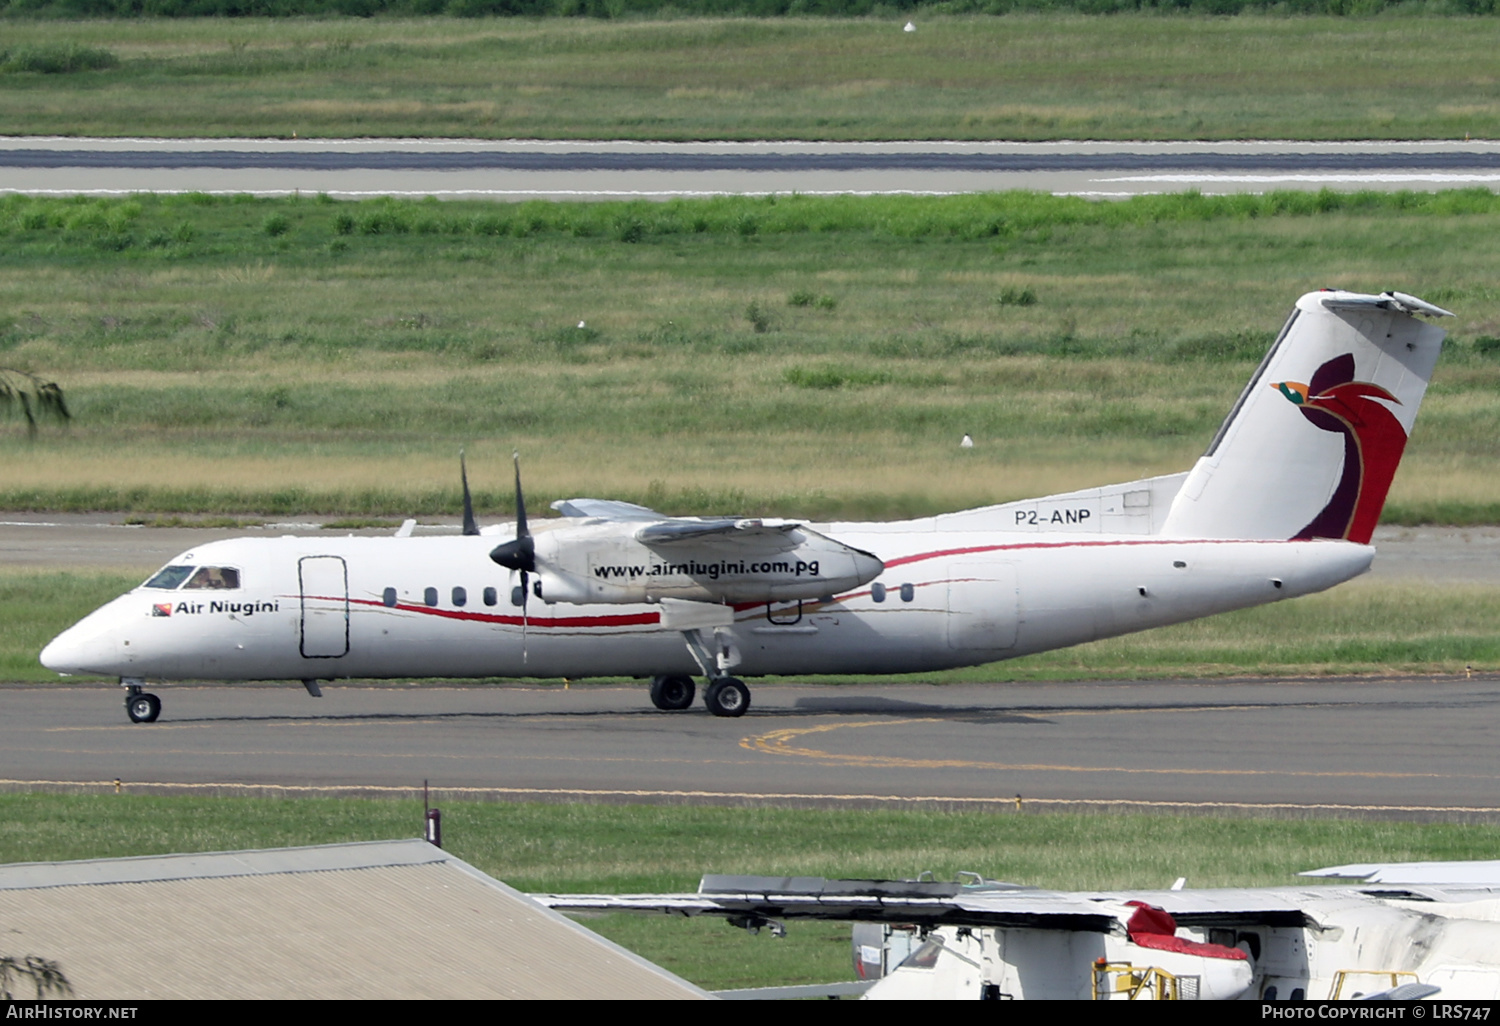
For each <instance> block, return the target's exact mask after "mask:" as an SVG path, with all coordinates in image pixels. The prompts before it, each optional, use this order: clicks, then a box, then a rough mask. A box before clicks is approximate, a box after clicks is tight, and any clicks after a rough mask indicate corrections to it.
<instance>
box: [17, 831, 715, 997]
mask: <svg viewBox="0 0 1500 1026" xmlns="http://www.w3.org/2000/svg"><path fill="white" fill-rule="evenodd" d="M0 936H3V938H4V940H3V942H0V943H3V945H4V949H5V953H7V954H12V955H14V954H34V955H40V956H42V957H44V958H51V959H54V960H56V961H57V962H59V963H60V964H61V966H62V970H63V972H64V973H65V974H66V975H67V977H68V979H69V981H70V982H71V983H72V985H73V989H74V991H75V994H76V995H77V996H78V997H80V998H112V999H119V1000H135V999H151V998H423V997H428V998H561V997H575V998H607V999H621V998H674V997H675V998H688V997H700V998H701V997H706V996H708V995H707V994H705V992H704V991H702V990H700V989H699V988H697V987H694V986H693V985H692V984H690V983H687V982H686V981H685V980H682V979H680V978H679V977H676V976H674V975H672V974H671V973H669V972H667V971H666V970H664V969H662V968H660V967H659V966H655V965H652V964H651V963H650V962H647V961H646V960H644V959H642V958H640V957H639V956H637V955H634V954H632V953H630V952H628V951H626V950H625V949H623V948H620V947H619V946H617V945H615V944H613V943H612V942H610V941H607V940H605V939H604V938H602V937H600V936H598V935H597V934H595V933H593V932H591V931H589V930H587V929H585V928H583V927H582V926H580V925H578V924H577V923H574V922H572V921H570V920H568V919H566V918H564V917H563V916H560V915H558V914H557V913H555V912H552V911H550V910H548V909H546V908H544V907H542V906H541V905H540V904H538V903H537V902H535V901H532V900H531V899H530V898H528V897H527V896H526V895H524V894H521V893H520V892H518V891H515V890H514V889H512V888H510V887H507V886H506V885H505V884H503V883H500V882H499V881H498V880H495V879H493V878H491V877H488V876H486V875H485V874H483V873H481V872H479V871H478V870H476V869H474V868H473V867H472V866H470V865H468V864H467V863H465V862H463V861H462V860H461V859H455V858H453V857H452V856H449V855H447V854H446V853H444V852H442V851H440V850H439V849H437V848H433V847H432V846H431V845H428V844H427V843H426V842H423V841H409V842H382V843H378V844H354V845H330V846H323V847H318V848H292V849H280V850H275V851H264V852H226V853H215V854H210V855H169V856H162V857H159V858H137V859H103V860H96V861H89V862H73V863H47V864H41V863H33V864H29V865H21V866H4V867H0Z"/></svg>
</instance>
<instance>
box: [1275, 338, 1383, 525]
mask: <svg viewBox="0 0 1500 1026" xmlns="http://www.w3.org/2000/svg"><path fill="white" fill-rule="evenodd" d="M1271 387H1272V388H1274V389H1276V390H1277V391H1279V392H1280V393H1281V394H1282V395H1284V396H1285V397H1286V398H1287V399H1288V400H1290V401H1291V402H1292V403H1293V404H1295V405H1296V407H1297V409H1298V410H1300V411H1301V413H1302V416H1304V417H1306V418H1307V419H1308V420H1309V421H1310V422H1311V423H1312V424H1313V425H1314V426H1316V427H1319V428H1322V429H1323V430H1324V431H1332V432H1334V433H1336V434H1342V435H1343V436H1344V471H1343V475H1342V476H1341V477H1340V478H1339V483H1338V487H1337V488H1335V489H1334V490H1333V495H1332V496H1331V497H1330V498H1329V500H1328V504H1327V505H1326V506H1324V507H1323V509H1322V511H1321V512H1320V513H1318V515H1317V516H1315V517H1313V518H1312V520H1311V521H1309V522H1308V524H1307V526H1306V527H1304V528H1302V530H1300V531H1298V532H1297V533H1296V534H1295V535H1293V536H1292V540H1293V541H1302V540H1305V539H1309V538H1347V539H1348V540H1349V541H1352V542H1358V543H1359V544H1361V545H1367V544H1369V541H1370V535H1371V534H1373V533H1374V531H1375V523H1376V521H1378V520H1379V519H1380V510H1381V508H1382V507H1383V506H1384V505H1385V496H1386V493H1387V492H1388V491H1390V487H1391V479H1392V478H1394V477H1395V476H1396V467H1397V465H1399V464H1400V462H1401V454H1402V453H1403V452H1405V451H1406V429H1405V428H1403V427H1402V426H1401V422H1400V421H1399V420H1397V419H1396V415H1395V414H1394V413H1392V412H1391V411H1390V409H1389V408H1388V407H1386V406H1385V405H1384V404H1383V403H1381V402H1379V401H1378V400H1382V399H1383V400H1385V401H1386V402H1391V403H1396V404H1397V405H1400V403H1401V400H1400V399H1397V398H1396V397H1395V396H1393V395H1391V393H1390V392H1388V391H1386V390H1385V389H1384V388H1381V387H1380V386H1379V385H1376V384H1372V383H1371V382H1368V381H1355V380H1354V354H1353V353H1345V354H1344V355H1343V356H1336V357H1334V358H1333V359H1332V360H1329V361H1328V362H1327V363H1325V364H1323V366H1321V367H1319V368H1318V369H1317V371H1316V372H1314V374H1313V376H1312V380H1311V381H1309V382H1308V383H1307V384H1305V385H1304V384H1302V383H1301V382H1300V381H1277V382H1273V383H1272V384H1271Z"/></svg>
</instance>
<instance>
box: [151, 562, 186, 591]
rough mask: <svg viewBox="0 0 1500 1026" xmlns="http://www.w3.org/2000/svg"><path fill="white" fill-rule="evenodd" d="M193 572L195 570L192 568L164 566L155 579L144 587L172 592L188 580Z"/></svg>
mask: <svg viewBox="0 0 1500 1026" xmlns="http://www.w3.org/2000/svg"><path fill="white" fill-rule="evenodd" d="M192 572H193V568H192V567H190V566H164V567H162V568H161V569H160V570H158V571H157V573H156V576H155V577H153V578H151V580H149V581H147V582H146V583H145V585H144V587H147V588H161V589H162V590H164V591H171V590H172V589H173V588H175V587H177V586H178V585H179V584H181V583H182V582H183V581H185V580H187V579H188V575H189V574H191V573H192Z"/></svg>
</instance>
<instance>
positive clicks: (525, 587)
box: [521, 539, 531, 664]
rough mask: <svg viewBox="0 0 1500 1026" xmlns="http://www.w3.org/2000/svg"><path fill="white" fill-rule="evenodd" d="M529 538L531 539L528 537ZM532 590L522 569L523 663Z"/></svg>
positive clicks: (522, 660)
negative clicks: (529, 600)
mask: <svg viewBox="0 0 1500 1026" xmlns="http://www.w3.org/2000/svg"><path fill="white" fill-rule="evenodd" d="M527 540H528V541H529V540H530V539H527ZM530 590H531V579H530V578H529V577H527V575H526V571H525V570H522V571H521V662H522V663H523V664H524V663H525V662H526V657H527V651H526V641H527V638H526V632H527V627H528V626H529V622H528V620H527V616H526V600H527V599H529V598H530V597H531V596H530V595H528V594H527V592H529V591H530Z"/></svg>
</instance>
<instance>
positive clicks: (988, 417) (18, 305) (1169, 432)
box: [0, 192, 1500, 523]
mask: <svg viewBox="0 0 1500 1026" xmlns="http://www.w3.org/2000/svg"><path fill="white" fill-rule="evenodd" d="M1496 280H1500V200H1497V198H1496V197H1495V196H1493V195H1491V194H1490V193H1487V192H1467V193H1451V194H1440V195H1437V196H1417V195H1411V194H1405V195H1403V194H1395V195H1390V196H1377V195H1355V196H1344V197H1341V196H1336V195H1333V194H1322V195H1320V194H1296V195H1290V194H1280V195H1276V194H1273V195H1271V196H1267V197H1239V198H1231V199H1206V198H1201V197H1193V196H1185V197H1181V196H1180V197H1151V198H1143V199H1140V200H1134V201H1130V202H1127V203H1120V204H1109V205H1097V204H1089V203H1086V202H1084V201H1082V200H1069V199H1057V198H1053V197H1048V196H1038V195H1032V194H999V195H991V196H978V197H954V198H947V199H927V200H919V199H907V200H893V199H874V198H871V199H857V198H839V199H833V198H812V197H792V198H782V199H780V200H758V199H722V200H703V201H682V202H677V203H671V204H577V205H547V204H535V205H531V204H525V205H519V206H515V207H511V206H498V207H497V206H495V205H486V204H459V203H454V204H436V203H393V202H372V203H360V204H345V203H333V202H327V203H325V202H319V201H316V200H314V199H311V198H308V199H302V200H295V199H291V200H254V199H250V198H245V197H242V198H238V199H214V198H210V197H202V196H186V197H175V198H151V197H140V198H135V199H130V200H119V201H78V202H75V201H57V200H51V201H42V200H37V201H33V200H27V199H24V198H19V197H11V198H9V199H6V200H3V201H0V365H8V366H19V367H23V368H25V369H29V370H32V371H37V372H39V373H43V374H45V375H47V376H50V377H53V378H56V379H57V380H58V381H59V382H60V383H61V384H62V386H63V387H64V389H65V390H66V393H67V395H68V398H69V402H70V404H71V406H72V409H73V412H74V414H75V417H74V420H73V423H72V425H71V427H70V428H67V429H65V430H60V429H56V428H51V427H47V428H44V430H43V431H42V433H41V435H40V437H39V438H38V439H37V440H36V441H34V442H33V441H28V439H27V437H26V433H25V431H24V429H23V428H22V427H21V426H20V425H19V424H15V425H13V426H12V427H11V428H9V429H5V428H4V426H3V425H0V435H3V437H0V459H3V460H4V466H5V468H6V469H5V474H4V476H3V478H0V507H5V508H11V509H118V510H127V511H140V512H157V513H180V512H202V513H219V514H281V515H285V514H295V513H348V514H354V515H363V516H369V515H374V514H381V515H402V514H408V513H411V514H426V513H436V512H454V511H456V510H457V508H458V488H457V474H456V472H455V471H456V467H455V465H454V464H455V462H456V460H455V456H456V455H457V450H458V448H459V447H460V446H461V445H466V446H467V447H468V452H469V460H470V463H469V466H470V479H471V481H472V482H473V483H474V485H475V487H476V490H477V492H478V497H479V501H480V507H481V509H482V510H484V511H487V512H489V513H491V514H493V513H495V512H500V511H508V510H509V508H510V505H511V495H510V486H509V483H508V482H509V478H510V470H509V466H508V464H509V458H510V454H511V452H512V450H515V449H519V450H520V451H521V452H522V454H523V457H524V459H525V463H526V472H527V480H528V484H529V494H531V496H532V497H533V499H534V506H535V507H536V508H541V507H542V506H543V504H544V503H545V502H547V501H550V500H552V499H555V498H561V497H566V496H569V495H579V494H585V495H587V494H594V495H603V496H607V497H613V498H620V499H627V500H632V501H637V502H645V503H647V504H648V505H653V506H657V507H660V508H662V509H663V510H664V511H666V512H674V513H692V512H721V513H722V512H734V511H737V512H747V513H748V512H772V513H777V514H782V515H801V516H814V517H823V518H862V517H874V518H885V517H894V516H901V515H908V514H918V513H932V512H938V511H942V510H951V509H957V508H963V507H967V506H973V505H979V504H983V503H988V502H996V501H1002V500H1007V499H1014V498H1022V497H1027V496H1035V495H1041V494H1048V493H1051V492H1056V491H1062V490H1067V489H1071V488H1076V487H1084V486H1088V485H1096V484H1104V483H1108V482H1111V481H1122V480H1130V479H1132V478H1135V477H1139V476H1143V475H1147V474H1153V473H1163V472H1170V471H1175V470H1180V469H1185V468H1187V467H1188V466H1190V465H1191V463H1192V461H1193V460H1194V459H1195V458H1196V457H1197V455H1198V454H1199V453H1200V452H1201V451H1202V448H1203V446H1204V445H1205V444H1206V442H1207V440H1208V439H1209V438H1210V437H1211V436H1212V434H1213V431H1214V429H1215V428H1216V427H1217V425H1218V423H1219V421H1220V420H1221V419H1222V417H1223V416H1224V414H1225V412H1226V411H1227V410H1228V408H1229V406H1230V404H1231V403H1232V402H1233V399H1234V397H1235V396H1236V395H1237V394H1238V392H1239V390H1240V388H1241V387H1242V385H1243V382H1244V381H1245V379H1246V378H1247V377H1248V376H1249V374H1250V372H1251V370H1252V369H1253V367H1254V365H1255V362H1256V361H1257V360H1258V359H1259V357H1260V355H1261V353H1262V352H1263V350H1264V348H1265V346H1266V345H1267V344H1268V343H1269V341H1270V339H1271V338H1272V337H1273V335H1274V333H1275V332H1276V331H1277V330H1278V328H1279V327H1280V325H1281V322H1282V320H1283V319H1284V317H1285V315H1286V311H1287V310H1288V308H1289V307H1290V304H1291V303H1292V301H1293V300H1294V299H1295V297H1296V296H1298V295H1299V294H1300V293H1302V292H1304V291H1306V290H1308V289H1312V288H1316V287H1319V286H1324V285H1329V286H1344V287H1350V288H1356V289H1363V290H1373V291H1378V290H1380V289H1383V288H1392V287H1399V288H1402V289H1405V290H1406V291H1411V292H1414V293H1417V294H1419V295H1425V296H1426V297H1427V298H1429V299H1432V300H1434V301H1436V302H1439V303H1444V304H1446V305H1448V306H1450V307H1451V308H1454V309H1456V310H1457V311H1458V313H1459V314H1460V316H1459V318H1458V320H1457V321H1456V323H1451V324H1450V327H1451V328H1452V331H1453V334H1454V341H1453V343H1452V344H1450V346H1449V350H1448V352H1447V354H1446V355H1445V356H1444V359H1443V362H1442V363H1441V364H1440V366H1439V369H1438V373H1437V376H1436V378H1435V380H1434V383H1433V386H1432V389H1431V391H1430V392H1429V397H1428V400H1427V404H1426V405H1425V406H1424V408H1423V412H1422V417H1421V419H1420V420H1419V421H1418V424H1417V428H1416V431H1415V433H1414V435H1413V438H1412V442H1411V445H1410V446H1409V447H1408V451H1407V457H1406V460H1405V463H1404V464H1403V468H1402V471H1401V474H1400V475H1399V476H1398V477H1397V480H1396V484H1395V488H1394V490H1393V493H1392V501H1391V507H1390V509H1389V511H1388V520H1390V521H1394V522H1404V523H1415V522H1422V521H1428V522H1441V523H1475V522H1496V521H1500V475H1496V474H1495V473H1494V466H1495V457H1496V450H1497V439H1500V387H1497V386H1500V343H1497V342H1495V341H1494V339H1495V337H1496V336H1500V289H1496V288H1495V286H1494V282H1495V281H1496ZM580 322H583V323H584V325H585V326H584V327H583V328H579V327H577V325H578V324H579V323H580ZM966 432H967V433H970V434H972V435H973V436H974V438H975V440H976V442H977V443H978V444H977V445H976V447H975V448H974V449H973V450H970V451H964V450H960V449H959V447H958V445H957V440H958V439H959V437H961V436H962V435H963V434H964V433H966Z"/></svg>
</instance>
